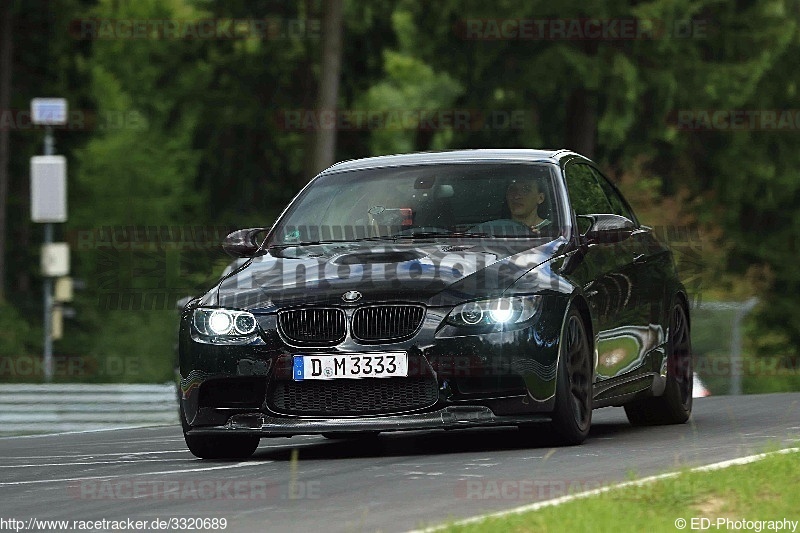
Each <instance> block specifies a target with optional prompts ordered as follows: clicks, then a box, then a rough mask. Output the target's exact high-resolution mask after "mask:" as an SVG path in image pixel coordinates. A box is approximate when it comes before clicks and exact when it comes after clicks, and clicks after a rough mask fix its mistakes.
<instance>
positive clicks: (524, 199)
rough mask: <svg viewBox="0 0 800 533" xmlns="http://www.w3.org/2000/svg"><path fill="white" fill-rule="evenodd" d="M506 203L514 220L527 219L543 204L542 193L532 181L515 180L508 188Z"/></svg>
mask: <svg viewBox="0 0 800 533" xmlns="http://www.w3.org/2000/svg"><path fill="white" fill-rule="evenodd" d="M506 202H507V203H508V208H509V209H510V210H511V214H512V215H513V217H514V218H515V219H520V220H522V219H527V218H528V217H529V216H530V215H531V213H535V212H536V209H537V208H538V207H539V204H540V203H542V202H544V193H543V192H540V191H539V187H538V186H537V184H536V182H535V181H533V180H516V181H512V182H511V185H509V186H508V190H507V191H506Z"/></svg>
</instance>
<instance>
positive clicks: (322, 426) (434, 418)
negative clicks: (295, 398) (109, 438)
mask: <svg viewBox="0 0 800 533" xmlns="http://www.w3.org/2000/svg"><path fill="white" fill-rule="evenodd" d="M547 419H548V417H547V416H546V415H512V416H497V415H495V414H494V413H493V412H492V410H491V409H489V408H488V407H481V406H450V407H445V408H443V409H439V410H437V411H431V412H427V413H415V414H404V415H395V416H381V417H360V418H347V419H346V418H315V419H286V418H279V417H273V416H269V415H265V414H240V415H233V416H231V417H230V418H229V419H228V422H227V423H226V424H225V425H222V426H204V427H197V428H193V429H191V430H190V431H189V432H188V433H187V434H189V435H226V434H228V435H229V434H233V433H236V434H248V435H256V436H259V437H291V436H292V435H319V434H322V433H348V432H352V433H360V432H366V431H382V432H386V431H413V430H429V429H462V428H470V427H486V426H518V425H521V424H527V423H531V422H536V421H538V420H547Z"/></svg>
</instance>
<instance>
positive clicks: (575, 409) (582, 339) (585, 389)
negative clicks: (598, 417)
mask: <svg viewBox="0 0 800 533" xmlns="http://www.w3.org/2000/svg"><path fill="white" fill-rule="evenodd" d="M563 329H564V331H563V333H562V339H561V342H560V343H559V357H558V378H557V382H556V404H555V409H554V410H553V420H552V428H553V431H554V432H555V434H556V436H557V438H558V440H559V442H560V443H561V444H564V445H575V444H580V443H582V442H583V441H584V440H585V439H586V437H587V435H589V428H590V427H591V425H592V350H591V348H590V346H589V340H588V338H587V336H586V327H585V325H584V323H583V319H582V318H581V315H580V314H579V313H578V311H577V310H576V309H572V310H570V312H569V314H568V315H567V320H566V323H565V324H564V328H563Z"/></svg>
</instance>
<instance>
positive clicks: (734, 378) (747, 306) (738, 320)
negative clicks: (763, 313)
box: [730, 298, 758, 395]
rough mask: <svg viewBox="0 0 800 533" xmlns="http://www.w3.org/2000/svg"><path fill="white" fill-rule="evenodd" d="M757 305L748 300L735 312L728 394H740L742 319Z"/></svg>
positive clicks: (752, 299)
mask: <svg viewBox="0 0 800 533" xmlns="http://www.w3.org/2000/svg"><path fill="white" fill-rule="evenodd" d="M757 303H758V298H750V299H749V300H747V301H746V302H745V303H744V305H743V306H742V307H740V308H739V309H738V310H737V311H736V316H735V317H734V318H733V329H732V331H731V336H732V337H733V338H732V339H731V390H730V394H733V395H740V394H742V332H741V329H742V322H743V321H744V317H746V316H747V314H748V313H749V312H750V311H752V310H753V307H755V306H756V304H757Z"/></svg>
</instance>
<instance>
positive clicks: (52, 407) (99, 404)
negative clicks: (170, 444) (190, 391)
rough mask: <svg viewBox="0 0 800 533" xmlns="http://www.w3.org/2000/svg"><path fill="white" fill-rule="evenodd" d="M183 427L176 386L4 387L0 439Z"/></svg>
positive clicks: (1, 389)
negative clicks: (44, 434)
mask: <svg viewBox="0 0 800 533" xmlns="http://www.w3.org/2000/svg"><path fill="white" fill-rule="evenodd" d="M164 424H178V404H177V400H176V396H175V385H174V384H173V383H166V384H163V385H128V384H103V385H83V384H63V385H50V384H48V385H39V384H8V383H7V384H0V435H22V434H36V433H58V432H64V431H91V430H98V429H112V428H120V427H137V426H152V425H164Z"/></svg>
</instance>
